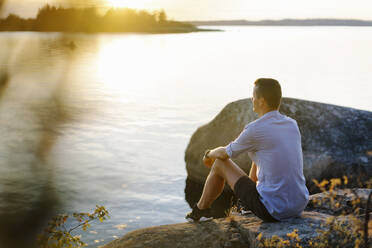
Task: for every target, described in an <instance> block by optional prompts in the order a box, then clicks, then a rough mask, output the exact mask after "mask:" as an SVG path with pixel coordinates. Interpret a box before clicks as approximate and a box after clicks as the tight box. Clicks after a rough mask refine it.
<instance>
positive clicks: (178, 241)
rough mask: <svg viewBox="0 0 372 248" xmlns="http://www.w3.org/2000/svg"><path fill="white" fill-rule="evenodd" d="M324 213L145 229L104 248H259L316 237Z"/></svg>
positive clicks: (223, 220) (224, 220) (323, 218)
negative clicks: (292, 237) (263, 243)
mask: <svg viewBox="0 0 372 248" xmlns="http://www.w3.org/2000/svg"><path fill="white" fill-rule="evenodd" d="M327 217H329V215H327V214H323V213H315V212H314V213H312V212H304V213H303V214H302V216H301V218H294V219H291V220H290V221H286V222H280V223H263V222H262V221H261V220H260V219H258V218H257V217H254V216H251V217H246V216H231V217H227V218H220V219H213V220H211V221H206V222H199V223H180V224H172V225H163V226H157V227H150V228H144V229H140V230H136V231H133V232H130V233H128V234H126V235H125V236H124V237H122V238H120V239H116V240H114V241H112V242H111V243H109V244H107V245H105V246H104V248H124V247H125V248H140V247H148V248H150V247H151V248H152V247H153V248H155V247H156V248H158V247H162V248H177V247H180V248H181V247H182V248H194V247H206V248H207V247H208V248H209V247H215V248H220V247H221V248H222V247H234V248H238V247H239V248H240V247H257V246H258V240H257V236H258V235H259V233H262V234H263V235H262V238H270V237H271V236H272V235H273V234H276V235H278V236H280V237H285V236H286V234H287V233H291V232H293V230H294V229H298V230H299V232H298V233H299V236H300V237H301V238H308V237H315V236H316V232H315V230H316V229H317V228H318V229H319V228H322V226H321V225H322V224H325V221H326V218H327Z"/></svg>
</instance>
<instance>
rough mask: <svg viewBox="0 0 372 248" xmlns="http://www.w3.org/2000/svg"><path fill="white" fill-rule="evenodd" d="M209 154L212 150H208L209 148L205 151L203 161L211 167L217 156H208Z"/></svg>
mask: <svg viewBox="0 0 372 248" xmlns="http://www.w3.org/2000/svg"><path fill="white" fill-rule="evenodd" d="M208 154H210V152H208V150H207V151H206V152H205V153H204V156H203V163H204V165H205V166H206V167H207V168H211V167H212V165H213V163H214V161H215V160H216V159H215V158H211V157H210V156H208Z"/></svg>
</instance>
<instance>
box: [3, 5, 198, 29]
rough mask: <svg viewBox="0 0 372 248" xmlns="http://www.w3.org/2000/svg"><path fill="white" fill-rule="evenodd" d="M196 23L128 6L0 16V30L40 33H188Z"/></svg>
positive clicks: (49, 9) (50, 8) (54, 9)
mask: <svg viewBox="0 0 372 248" xmlns="http://www.w3.org/2000/svg"><path fill="white" fill-rule="evenodd" d="M196 30H198V29H197V28H196V27H195V26H193V25H191V24H188V23H182V22H177V21H171V20H167V15H166V13H165V12H164V10H159V11H154V12H152V13H150V12H147V11H145V10H135V9H129V8H111V9H109V10H108V11H107V12H106V13H105V14H104V15H102V14H100V12H99V9H98V8H96V7H90V8H64V7H54V6H50V5H48V4H47V5H45V6H44V7H42V8H41V9H39V11H38V14H37V16H36V18H29V19H23V18H21V17H19V16H17V15H14V14H9V15H8V17H6V18H4V19H0V31H43V32H59V31H61V32H88V33H94V32H150V33H151V32H155V33H167V32H191V31H196Z"/></svg>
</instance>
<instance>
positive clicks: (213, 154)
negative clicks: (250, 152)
mask: <svg viewBox="0 0 372 248" xmlns="http://www.w3.org/2000/svg"><path fill="white" fill-rule="evenodd" d="M217 158H218V159H221V160H226V159H228V158H229V156H228V155H227V153H226V149H225V147H223V146H221V147H217V148H215V149H213V150H210V151H208V150H207V151H206V152H205V153H204V156H203V163H204V165H205V166H207V167H208V168H211V167H212V165H213V163H214V161H215V160H216V159H217Z"/></svg>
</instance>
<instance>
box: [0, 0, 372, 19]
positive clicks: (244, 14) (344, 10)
mask: <svg viewBox="0 0 372 248" xmlns="http://www.w3.org/2000/svg"><path fill="white" fill-rule="evenodd" d="M5 1H6V2H5V5H4V6H3V7H4V8H3V10H2V13H0V14H1V16H2V17H4V16H7V15H8V14H9V13H15V14H18V15H20V16H23V17H34V16H36V13H37V11H38V9H39V8H40V7H41V6H43V5H44V4H46V3H50V4H56V5H60V4H61V3H63V4H66V2H69V3H73V4H75V5H76V6H92V5H97V6H99V7H105V6H106V7H110V6H113V7H129V8H140V9H148V10H150V11H151V10H159V9H164V10H165V11H166V13H167V15H168V17H169V18H170V19H174V20H180V21H186V20H188V21H191V20H231V19H245V20H263V19H273V20H278V19H284V18H296V19H305V18H337V19H361V20H372V0H353V1H351V0H5Z"/></svg>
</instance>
